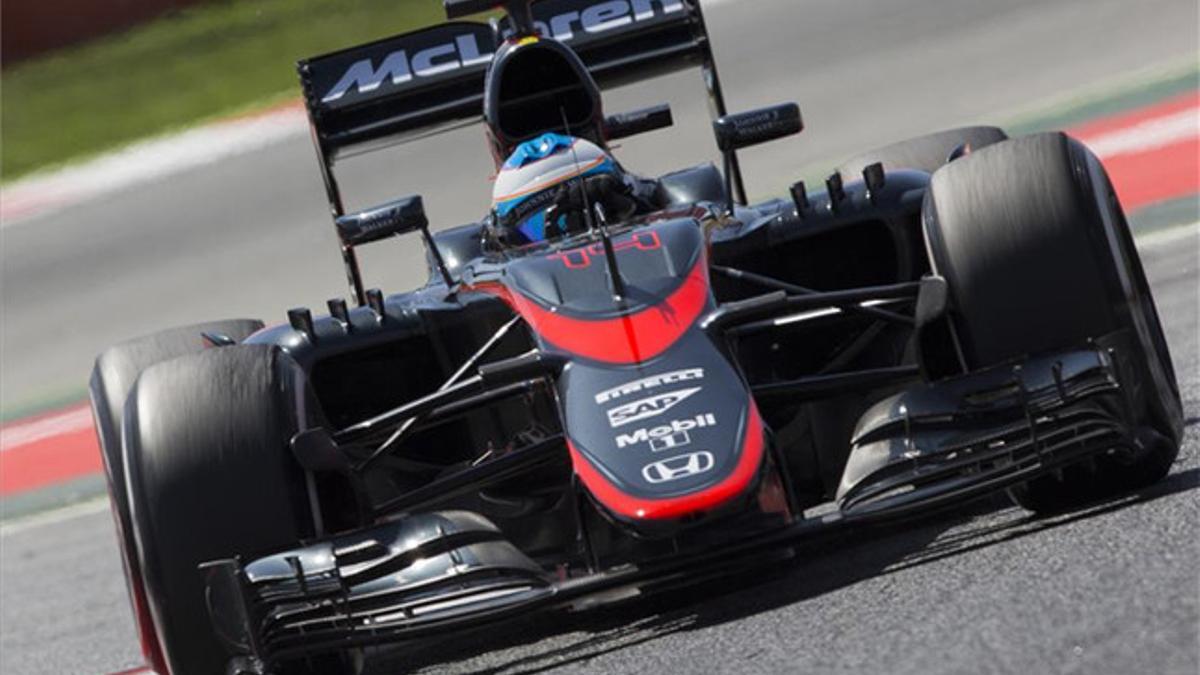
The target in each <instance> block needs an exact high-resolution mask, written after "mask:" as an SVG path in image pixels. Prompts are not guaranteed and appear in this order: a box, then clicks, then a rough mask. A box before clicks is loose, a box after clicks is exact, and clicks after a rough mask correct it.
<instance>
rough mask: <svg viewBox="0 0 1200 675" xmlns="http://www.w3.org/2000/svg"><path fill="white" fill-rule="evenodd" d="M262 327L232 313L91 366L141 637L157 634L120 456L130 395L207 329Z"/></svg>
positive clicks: (123, 348) (129, 346)
mask: <svg viewBox="0 0 1200 675" xmlns="http://www.w3.org/2000/svg"><path fill="white" fill-rule="evenodd" d="M262 327H263V323H262V322H261V321H255V320H250V319H232V320H228V321H213V322H209V323H201V324H194V325H190V326H181V327H179V328H172V329H169V330H164V331H160V332H158V333H154V334H152V335H146V336H143V337H139V338H134V339H132V340H127V341H125V342H122V343H119V344H117V345H114V346H112V347H110V348H108V349H107V350H105V351H104V352H103V353H102V354H100V356H98V357H97V358H96V364H95V366H94V367H93V368H92V376H91V380H90V381H89V384H88V389H89V393H90V398H91V404H92V416H93V418H94V419H95V422H96V436H97V438H98V440H99V442H100V454H101V457H102V459H103V462H104V473H105V477H106V478H107V482H108V492H109V499H110V500H111V502H112V512H113V518H114V520H115V521H116V527H117V537H118V539H119V542H120V546H121V559H122V563H123V564H124V566H125V580H126V584H127V588H128V591H129V598H130V603H131V604H132V605H133V612H134V616H135V620H136V621H137V623H138V630H139V632H140V633H141V634H142V637H143V643H145V642H147V641H149V640H153V627H152V626H147V625H142V624H143V622H144V621H145V620H146V619H147V618H148V614H147V612H148V608H147V606H146V601H145V594H144V591H143V588H142V581H141V568H140V566H139V565H138V562H137V550H136V547H135V545H134V541H133V531H132V526H131V523H130V518H129V499H128V497H127V495H126V491H125V468H124V465H123V460H122V459H121V424H122V422H121V420H122V417H123V415H124V410H125V401H126V398H127V397H128V396H129V392H130V390H131V389H133V385H134V383H135V382H136V381H137V378H138V376H140V375H141V374H142V371H143V370H145V369H146V368H149V367H150V366H152V365H154V364H156V363H160V362H162V361H169V360H171V359H174V358H176V357H179V356H184V355H187V354H194V353H196V352H199V351H202V350H203V349H205V348H206V347H207V346H208V344H207V342H206V340H205V338H204V334H205V333H208V334H212V335H223V336H226V337H229V338H232V339H234V340H237V341H241V340H244V339H245V338H247V337H249V336H250V334H251V333H253V332H255V331H257V330H259V329H260V328H262ZM143 648H144V649H146V650H149V651H153V649H155V646H153V645H149V644H143ZM146 657H147V658H148V659H150V660H154V659H155V658H156V656H155V655H154V654H152V653H147V654H146Z"/></svg>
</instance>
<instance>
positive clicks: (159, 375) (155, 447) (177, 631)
mask: <svg viewBox="0 0 1200 675" xmlns="http://www.w3.org/2000/svg"><path fill="white" fill-rule="evenodd" d="M297 375H298V366H296V364H295V363H294V362H293V361H292V360H291V359H290V358H289V357H287V356H286V355H285V354H283V353H282V352H281V351H280V350H279V349H278V348H277V347H273V346H266V345H239V346H230V347H220V348H214V349H208V350H205V351H203V352H201V353H199V354H193V355H189V356H183V357H180V358H176V359H173V360H171V361H166V362H163V363H159V364H157V365H155V366H152V367H150V368H148V369H147V370H146V371H145V372H144V373H142V375H141V377H140V378H139V379H138V381H137V384H136V385H135V386H134V389H133V391H132V393H131V394H130V397H129V403H128V406H127V411H126V415H125V426H124V438H125V444H124V453H125V455H124V460H125V471H126V476H127V485H128V490H129V500H130V507H131V509H130V513H131V519H132V524H133V532H134V535H135V539H136V543H137V551H138V561H139V563H140V566H141V570H142V575H143V578H144V580H145V586H146V591H147V598H148V600H149V606H150V611H151V614H152V615H153V617H154V624H155V627H156V630H157V634H158V638H159V642H160V644H161V645H162V646H163V649H164V651H165V653H166V658H167V661H168V663H169V664H170V672H171V673H173V674H174V675H192V674H196V675H200V674H203V675H208V674H210V673H221V672H224V668H225V659H226V656H225V655H226V649H225V647H224V645H222V644H221V642H220V641H219V640H218V638H217V637H216V635H215V633H214V631H213V628H212V623H211V621H210V618H209V613H208V608H207V603H206V598H205V584H204V581H203V577H202V575H201V573H200V572H199V570H198V569H197V566H198V565H199V564H200V563H202V562H206V561H210V560H216V559H222V558H231V557H234V556H238V555H240V556H244V557H253V556H255V555H261V554H264V553H268V552H271V551H273V550H278V549H281V548H286V547H288V546H294V545H295V544H296V542H298V541H300V540H301V538H303V537H306V536H310V535H312V534H313V530H314V528H313V526H312V518H311V515H310V511H309V507H308V503H307V495H306V492H305V489H304V485H305V483H304V476H303V473H302V471H301V469H300V467H299V465H298V464H297V463H296V462H295V460H294V459H293V458H292V456H291V453H290V450H289V447H288V443H289V441H290V439H291V437H292V435H293V434H294V433H295V432H296V431H297V430H298V429H299V427H300V426H301V423H302V422H301V420H299V419H298V418H297V406H296V404H295V402H296V400H297V397H296V392H295V386H296V383H297V382H302V378H299V377H297Z"/></svg>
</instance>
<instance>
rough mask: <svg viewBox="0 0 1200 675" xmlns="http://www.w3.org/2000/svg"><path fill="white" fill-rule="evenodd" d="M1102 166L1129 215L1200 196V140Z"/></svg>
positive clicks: (1115, 159)
mask: <svg viewBox="0 0 1200 675" xmlns="http://www.w3.org/2000/svg"><path fill="white" fill-rule="evenodd" d="M1103 162H1104V168H1106V169H1107V170H1108V174H1109V176H1110V177H1112V181H1113V186H1114V187H1115V188H1116V190H1117V197H1118V198H1119V199H1120V200H1121V205H1122V206H1124V207H1125V210H1126V211H1135V210H1137V209H1139V208H1141V207H1143V206H1149V205H1150V204H1154V203H1156V202H1161V201H1166V200H1169V199H1179V198H1182V197H1189V196H1192V195H1195V194H1196V193H1197V192H1200V138H1192V139H1190V140H1187V141H1183V142H1181V143H1172V144H1171V145H1168V146H1165V147H1162V148H1158V149H1155V150H1152V151H1150V152H1141V153H1136V154H1122V155H1117V156H1115V157H1111V158H1109V159H1105V160H1103Z"/></svg>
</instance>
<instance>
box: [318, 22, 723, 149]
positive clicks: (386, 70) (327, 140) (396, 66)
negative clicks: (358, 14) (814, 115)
mask: <svg viewBox="0 0 1200 675" xmlns="http://www.w3.org/2000/svg"><path fill="white" fill-rule="evenodd" d="M532 12H533V17H534V20H535V22H536V23H537V24H538V27H539V29H540V32H541V33H542V35H543V36H546V37H552V38H554V39H557V40H559V41H561V42H564V43H565V44H567V45H569V46H570V47H571V48H572V49H573V50H574V51H575V52H576V53H577V54H579V56H580V58H581V59H582V60H583V62H584V64H585V65H586V66H587V67H588V70H589V71H590V72H591V73H592V77H593V78H595V80H596V82H597V83H598V84H599V85H600V86H601V87H612V86H617V85H621V84H626V83H629V82H635V81H639V80H643V79H646V78H649V77H654V76H657V75H661V74H666V73H670V72H673V71H677V70H682V69H686V68H693V67H696V68H704V69H706V70H710V71H713V72H715V67H714V65H713V56H712V49H711V46H710V44H709V40H708V32H707V30H706V29H705V25H704V16H703V14H702V13H701V10H700V5H699V2H698V0H536V1H535V2H534V3H533V4H532ZM510 33H511V29H510V28H509V26H508V20H507V18H505V19H502V20H500V21H498V22H493V23H491V24H484V23H471V22H451V23H446V24H442V25H439V26H434V27H431V28H428V29H425V30H420V31H416V32H413V33H406V34H403V35H397V36H395V37H391V38H386V39H383V40H379V41H377V42H372V43H369V44H365V45H361V46H358V47H353V48H350V49H345V50H342V51H338V52H334V53H331V54H326V55H324V56H318V57H315V58H311V59H306V60H303V61H301V62H300V63H299V66H298V67H299V71H300V82H301V87H302V89H303V92H304V101H305V104H306V105H307V107H308V112H309V115H310V118H311V120H312V123H313V128H314V132H315V134H316V137H317V141H318V142H319V144H320V146H321V151H322V153H323V154H325V155H327V156H328V157H329V159H330V161H332V160H334V159H336V158H337V157H338V156H339V155H340V154H342V153H344V152H346V151H348V150H353V149H358V148H360V147H361V146H366V148H365V149H369V148H370V147H371V146H372V145H374V144H386V143H387V142H389V141H395V140H397V139H403V138H404V137H406V136H412V135H421V134H422V132H428V131H431V130H435V129H438V128H440V127H443V126H448V125H453V124H455V123H461V122H466V121H473V120H476V119H479V118H480V117H481V116H482V114H483V95H484V77H485V75H486V72H487V67H488V64H489V63H490V62H491V59H492V55H493V54H495V52H496V50H497V49H498V48H499V46H500V43H501V42H502V41H503V40H504V39H505V37H506V36H507V35H508V34H510ZM711 81H712V82H713V87H712V88H710V93H712V94H713V95H714V97H715V100H714V106H715V107H716V108H718V111H717V112H718V113H719V114H724V112H725V111H724V109H723V108H724V106H723V101H722V96H721V92H720V85H719V84H718V83H716V80H715V79H712V80H711Z"/></svg>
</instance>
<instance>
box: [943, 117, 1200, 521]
mask: <svg viewBox="0 0 1200 675" xmlns="http://www.w3.org/2000/svg"><path fill="white" fill-rule="evenodd" d="M923 221H924V227H925V236H926V244H927V247H928V249H929V252H930V256H931V262H932V265H933V268H934V270H935V271H936V272H937V273H938V274H940V275H942V276H943V277H945V278H946V281H947V283H948V286H949V289H950V294H951V297H952V303H953V307H954V311H953V318H952V320H953V325H954V330H955V333H956V335H957V336H958V338H959V346H960V348H961V352H962V354H961V356H962V358H963V359H964V360H965V361H966V363H965V365H966V366H967V368H968V369H971V370H974V369H978V368H984V367H988V366H992V365H996V364H1000V363H1004V362H1007V361H1015V360H1019V359H1020V358H1021V357H1023V356H1025V355H1031V354H1038V353H1044V352H1051V351H1054V350H1061V349H1069V348H1071V347H1076V346H1084V345H1085V344H1086V343H1087V341H1088V340H1089V339H1096V338H1100V337H1102V336H1105V335H1109V334H1115V333H1119V332H1124V334H1125V335H1126V336H1127V344H1128V345H1129V348H1127V349H1125V350H1123V354H1121V356H1122V357H1123V358H1124V360H1125V363H1124V364H1122V367H1124V368H1126V369H1128V371H1129V372H1131V373H1132V377H1131V378H1129V380H1130V381H1131V382H1132V383H1133V397H1134V398H1135V399H1136V401H1137V410H1136V415H1137V416H1138V419H1137V422H1136V424H1137V426H1136V428H1135V429H1134V433H1133V436H1134V439H1133V445H1134V447H1135V452H1134V453H1133V459H1130V460H1128V461H1123V462H1119V461H1117V460H1115V459H1112V458H1110V457H1103V458H1100V461H1098V463H1097V465H1096V466H1095V467H1094V470H1084V469H1083V468H1082V467H1068V468H1067V469H1066V470H1064V471H1062V472H1060V473H1059V474H1058V475H1053V474H1051V475H1047V476H1044V477H1041V478H1038V479H1035V480H1032V481H1029V482H1028V483H1026V484H1024V485H1021V486H1019V487H1017V488H1014V489H1012V490H1011V491H1010V494H1011V495H1012V497H1013V498H1014V500H1015V501H1016V502H1017V503H1018V504H1020V505H1021V506H1024V507H1026V508H1029V509H1031V510H1033V511H1035V512H1052V511H1058V510H1062V509H1065V508H1070V507H1073V506H1075V505H1078V504H1080V503H1083V502H1086V501H1090V500H1092V499H1096V498H1099V497H1103V496H1107V495H1109V494H1112V493H1115V492H1119V491H1125V490H1130V489H1136V488H1140V487H1144V486H1146V485H1149V484H1150V483H1153V482H1155V481H1157V480H1159V479H1161V478H1163V477H1164V476H1165V475H1166V474H1167V472H1168V471H1169V470H1170V467H1171V464H1172V462H1173V461H1174V459H1175V457H1176V455H1177V454H1178V451H1179V441H1180V438H1181V434H1182V408H1181V405H1180V399H1179V391H1178V386H1177V384H1176V382H1175V376H1174V371H1173V367H1172V365H1171V358H1170V354H1169V353H1168V351H1167V345H1166V341H1165V339H1164V337H1163V332H1162V328H1161V326H1160V324H1159V319H1158V314H1157V311H1156V310H1155V307H1154V301H1153V298H1152V297H1151V295H1150V291H1149V286H1148V284H1147V283H1146V278H1145V274H1144V272H1143V270H1142V266H1141V262H1140V260H1139V259H1138V256H1137V251H1136V249H1135V248H1134V245H1133V238H1132V236H1131V234H1130V232H1129V227H1128V224H1127V223H1126V221H1125V216H1124V213H1123V212H1122V210H1121V207H1120V205H1119V203H1118V202H1117V200H1116V197H1115V194H1114V193H1113V190H1112V186H1111V183H1110V182H1109V180H1108V177H1107V175H1106V174H1105V173H1104V169H1103V167H1102V166H1101V165H1100V163H1099V160H1097V159H1096V158H1095V156H1094V155H1092V154H1091V152H1090V151H1088V150H1087V149H1086V148H1085V147H1083V146H1082V145H1081V144H1079V143H1078V142H1076V141H1074V140H1072V139H1070V138H1069V137H1067V136H1066V135H1064V134H1061V133H1047V134H1037V135H1033V136H1027V137H1022V138H1018V139H1014V140H1010V141H1005V142H1003V143H998V144H995V145H992V146H989V147H986V148H984V149H982V150H978V151H975V152H972V153H971V154H970V155H968V156H966V157H963V158H961V159H959V160H956V161H954V162H951V163H950V164H948V165H947V166H945V167H943V168H942V169H939V170H938V171H937V172H935V173H934V174H933V177H932V181H931V184H930V188H929V192H928V194H927V196H926V202H925V206H924V211H923Z"/></svg>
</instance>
